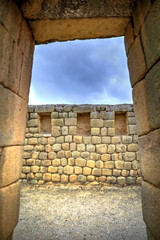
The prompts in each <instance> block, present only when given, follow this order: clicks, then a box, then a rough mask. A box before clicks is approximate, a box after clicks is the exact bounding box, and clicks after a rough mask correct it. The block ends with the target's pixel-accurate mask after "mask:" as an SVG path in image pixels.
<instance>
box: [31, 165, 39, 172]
mask: <svg viewBox="0 0 160 240" xmlns="http://www.w3.org/2000/svg"><path fill="white" fill-rule="evenodd" d="M31 172H33V173H38V172H39V166H32V167H31Z"/></svg>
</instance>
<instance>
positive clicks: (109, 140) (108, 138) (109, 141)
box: [102, 136, 111, 144]
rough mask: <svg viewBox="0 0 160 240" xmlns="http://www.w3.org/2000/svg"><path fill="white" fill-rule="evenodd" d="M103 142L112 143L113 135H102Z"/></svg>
mask: <svg viewBox="0 0 160 240" xmlns="http://www.w3.org/2000/svg"><path fill="white" fill-rule="evenodd" d="M102 143H106V144H109V143H111V137H103V136H102Z"/></svg>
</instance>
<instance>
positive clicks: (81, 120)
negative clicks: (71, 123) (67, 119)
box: [77, 113, 91, 136]
mask: <svg viewBox="0 0 160 240" xmlns="http://www.w3.org/2000/svg"><path fill="white" fill-rule="evenodd" d="M77 135H81V136H89V135H91V125H90V113H77Z"/></svg>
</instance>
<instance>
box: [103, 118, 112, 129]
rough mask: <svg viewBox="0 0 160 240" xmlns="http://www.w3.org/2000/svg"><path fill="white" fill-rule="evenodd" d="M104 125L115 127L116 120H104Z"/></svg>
mask: <svg viewBox="0 0 160 240" xmlns="http://www.w3.org/2000/svg"><path fill="white" fill-rule="evenodd" d="M104 127H107V128H114V120H104Z"/></svg>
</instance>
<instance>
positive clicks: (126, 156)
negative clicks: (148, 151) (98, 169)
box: [123, 152, 136, 162]
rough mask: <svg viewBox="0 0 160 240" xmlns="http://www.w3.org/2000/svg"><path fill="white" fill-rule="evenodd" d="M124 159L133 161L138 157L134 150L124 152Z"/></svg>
mask: <svg viewBox="0 0 160 240" xmlns="http://www.w3.org/2000/svg"><path fill="white" fill-rule="evenodd" d="M123 159H124V160H125V161H128V162H131V161H133V160H135V159H136V154H135V153H134V152H126V153H123Z"/></svg>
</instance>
